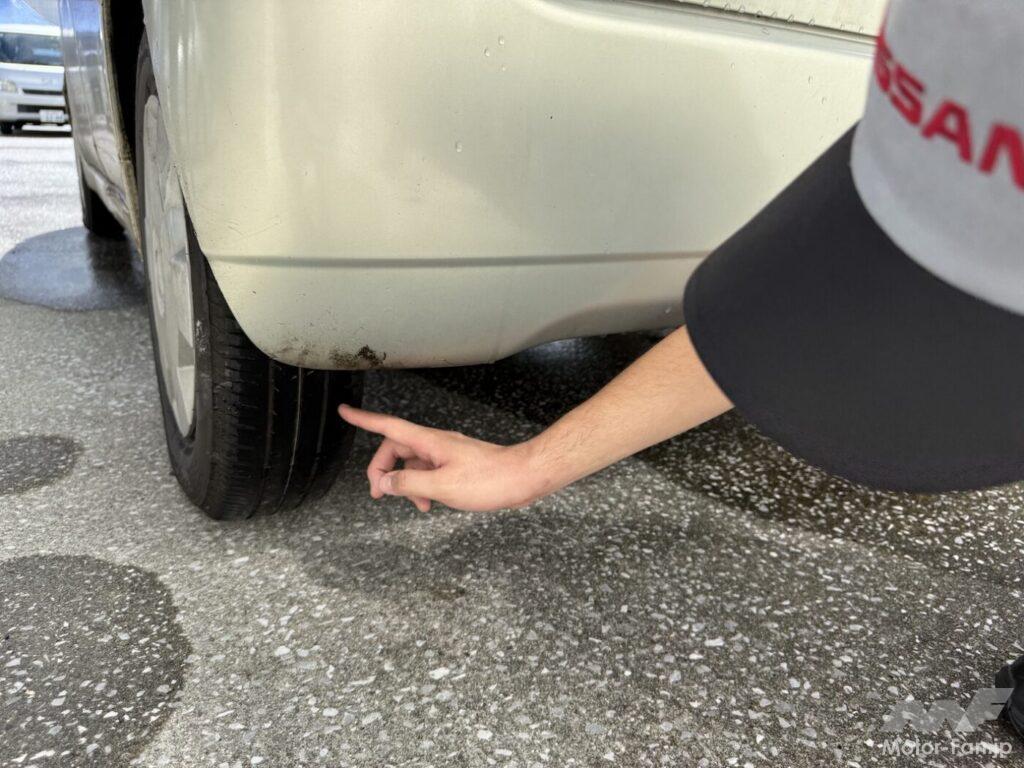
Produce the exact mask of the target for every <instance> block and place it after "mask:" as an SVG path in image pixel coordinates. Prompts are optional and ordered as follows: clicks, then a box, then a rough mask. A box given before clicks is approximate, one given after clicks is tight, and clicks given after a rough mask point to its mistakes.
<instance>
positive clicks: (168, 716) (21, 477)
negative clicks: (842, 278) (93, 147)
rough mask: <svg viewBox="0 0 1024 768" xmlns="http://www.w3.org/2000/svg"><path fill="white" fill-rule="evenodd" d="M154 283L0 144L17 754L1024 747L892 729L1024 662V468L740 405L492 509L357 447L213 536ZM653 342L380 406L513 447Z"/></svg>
mask: <svg viewBox="0 0 1024 768" xmlns="http://www.w3.org/2000/svg"><path fill="white" fill-rule="evenodd" d="M140 285H141V283H140V280H139V275H138V269H137V268H136V267H135V266H134V265H133V263H132V254H131V253H130V250H129V248H128V246H127V245H126V244H124V243H113V244H112V243H110V242H103V241H98V240H95V239H93V238H91V237H89V236H87V235H86V234H85V232H84V230H82V229H81V226H80V219H79V211H78V195H77V190H76V186H75V173H74V157H73V152H72V148H71V140H70V139H69V138H67V137H53V136H46V135H33V136H14V137H10V138H8V137H4V138H2V139H0V369H2V382H0V705H2V706H0V767H2V768H7V767H8V766H19V767H20V768H26V767H27V766H61V768H63V767H64V766H78V765H100V766H113V767H117V766H127V765H140V766H225V767H228V768H235V767H236V766H254V765H262V766H265V767H269V766H306V765H327V766H436V767H438V768H441V767H442V766H489V765H499V766H521V767H526V766H531V767H532V766H600V765H609V766H612V765H620V766H740V767H745V766H761V765H765V766H769V765H770V766H776V765H780V766H793V767H794V768H796V767H799V766H820V765H838V766H854V767H856V766H868V765H1019V764H1021V763H1022V761H1021V759H1020V755H1021V753H1022V752H1024V750H1022V749H1018V748H1016V747H1013V748H1012V751H1011V753H1010V754H1008V755H1007V754H993V753H992V752H986V750H996V751H999V750H1006V749H1011V746H1010V745H1013V744H1014V743H1015V742H1014V741H1013V739H1012V736H1011V734H1010V733H1009V732H1008V731H1007V730H1006V729H1005V728H1004V727H1003V726H1001V725H1000V724H998V723H988V724H986V725H983V726H982V727H981V728H980V729H979V730H977V731H975V732H969V733H964V732H958V731H956V730H954V729H952V728H951V727H950V726H946V727H943V728H942V729H939V730H938V732H937V733H935V734H927V733H921V732H919V731H915V730H914V729H913V728H912V727H910V726H908V727H906V728H905V729H904V730H902V731H901V732H899V733H896V734H894V733H890V732H887V731H885V730H884V729H883V723H884V721H885V718H886V716H887V715H888V714H889V713H890V712H891V711H892V709H893V707H895V706H898V705H899V704H900V702H903V701H904V700H907V699H913V700H915V701H917V702H920V703H921V704H922V705H924V706H925V707H929V706H931V705H932V704H933V703H934V702H937V701H942V700H947V699H948V700H953V701H954V702H956V703H957V704H958V705H959V706H962V707H966V706H967V705H968V703H969V701H970V700H971V697H972V696H973V695H974V693H975V692H976V691H977V690H978V689H980V688H985V687H988V686H990V685H992V675H993V673H994V672H995V671H996V670H997V669H998V668H999V667H1000V666H1001V665H1002V664H1003V663H1004V662H1005V661H1007V660H1008V659H1011V658H1013V657H1015V656H1016V655H1018V654H1020V653H1022V652H1024V646H1022V642H1024V617H1022V611H1021V577H1022V573H1024V567H1022V566H1024V557H1022V551H1024V489H1022V488H1021V487H1020V486H1011V487H1005V488H1000V489H994V490H990V491H985V492H979V493H969V494H951V495H943V496H912V495H903V494H893V493H881V492H873V491H870V490H867V489H864V488H860V487H856V486H853V485H850V484H848V483H845V482H842V481H839V480H836V479H834V478H831V477H828V476H826V475H825V474H823V473H821V472H819V471H817V470H815V469H813V468H811V467H809V466H807V465H806V464H804V463H802V462H800V461H799V460H797V459H795V458H793V457H791V456H790V455H788V454H786V453H785V452H784V451H782V450H781V449H780V448H779V447H777V446H776V445H774V444H773V443H772V442H771V441H769V440H767V439H766V438H764V437H762V436H761V435H759V434H758V432H757V431H756V430H755V429H753V428H752V427H751V426H749V425H748V424H746V423H744V422H743V420H742V419H740V418H739V417H737V416H735V415H727V416H725V417H722V418H720V419H718V420H716V421H715V422H713V423H711V424H709V425H707V426H706V427H704V428H701V429H698V430H696V431H695V432H693V433H691V434H688V435H686V436H684V437H681V438H678V439H675V440H672V441H670V442H668V443H666V444H664V445H661V446H658V447H656V448H654V449H651V450H649V451H647V452H645V453H644V454H642V455H641V456H638V457H636V458H634V459H630V460H627V461H625V462H623V463H621V464H620V465H618V466H616V467H613V468H611V469H609V470H608V471H606V472H603V473H601V474H600V475H598V476H596V477H593V478H590V479H588V480H586V481H584V482H581V483H580V484H578V485H577V486H575V487H573V488H570V489H568V490H566V491H564V492H562V493H559V494H557V495H555V496H554V497H552V498H550V499H547V500H545V501H543V502H541V503H538V504H536V505H534V506H532V507H530V508H528V509H521V510H515V511H508V512H502V513H497V514H462V513H454V512H451V511H449V510H445V509H437V510H436V511H433V512H431V513H430V514H426V515H424V514H419V513H417V512H415V510H414V509H413V508H412V507H411V506H410V505H408V504H404V503H402V502H400V501H398V500H394V499H388V500H384V501H380V502H374V501H372V500H371V499H370V498H369V496H368V494H367V489H366V483H365V477H364V474H363V469H364V466H365V464H366V462H367V461H368V459H369V457H370V456H371V453H372V450H373V447H374V442H373V441H372V440H371V439H370V438H369V437H367V436H366V435H361V436H360V437H359V438H358V439H357V442H356V448H355V453H354V456H353V457H352V460H351V462H350V463H349V465H348V467H347V468H346V469H345V470H344V471H343V474H342V476H341V478H340V479H339V481H338V483H337V485H336V486H335V487H334V489H333V491H332V492H331V493H330V494H329V495H328V496H327V498H325V499H324V500H323V501H321V502H319V503H317V504H314V505H311V506H309V507H307V508H304V509H301V510H299V511H297V512H294V513H290V514H284V515H279V516H276V517H272V518H268V519H260V520H255V521H251V522H244V523H232V524H221V523H216V522H213V521H210V520H208V519H206V518H204V517H203V516H202V515H201V514H199V513H198V512H196V510H195V509H193V508H192V507H191V506H190V505H189V504H188V502H187V501H186V500H185V498H184V497H183V495H182V494H181V492H180V491H179V489H178V487H177V485H176V483H175V481H174V478H173V477H172V476H171V474H170V471H169V466H168V462H167V458H166V455H165V449H164V444H163V433H162V428H161V423H160V413H159V411H158V403H157V394H156V388H155V379H154V374H153V364H152V359H151V351H150V342H149V337H148V329H147V324H146V317H145V307H144V300H143V296H142V293H141V287H140ZM681 288H682V286H680V289H681ZM654 339H655V336H654V335H651V334H636V335H623V336H613V337H607V338H597V339H587V340H571V341H565V342H558V343H554V344H549V345H546V346H544V347H540V348H537V349H534V350H530V351H527V352H524V353H522V354H519V355H516V356H515V357H513V358H511V359H509V360H506V361H503V362H501V363H498V364H496V365H489V366H476V367H470V368H460V369H449V370H436V371H401V372H386V371H385V372H375V373H373V374H371V375H370V376H369V377H368V380H367V400H366V403H367V405H368V407H371V408H375V409H380V410H385V411H389V412H394V413H397V414H400V415H402V416H405V417H408V418H411V419H414V420H417V421H420V422H424V423H427V424H431V425H435V426H443V427H445V428H452V429H458V430H461V431H463V432H466V433H468V434H472V435H474V436H479V437H483V438H488V439H494V440H500V441H511V440H515V439H518V438H522V437H525V436H528V435H530V434H532V433H534V432H535V431H536V430H538V429H539V428H540V427H541V426H542V425H543V424H545V423H547V422H549V421H550V420H552V419H554V418H555V417H557V416H558V415H559V414H561V413H562V412H564V411H565V410H566V409H568V408H570V407H571V406H573V405H574V404H575V403H577V402H579V401H580V400H582V399H583V398H585V397H586V396H587V395H588V394H590V393H591V392H593V391H594V390H595V389H596V388H597V387H599V386H600V385H601V384H602V383H603V382H605V381H607V380H608V379H609V378H611V377H612V376H613V375H614V374H615V373H616V372H617V371H618V370H620V369H621V368H622V367H623V366H624V365H625V364H626V363H628V362H629V361H630V360H631V359H633V358H634V357H635V356H636V355H638V354H639V353H640V352H642V351H643V350H644V349H646V348H647V347H648V346H650V344H651V343H653V341H654ZM897 737H899V738H900V739H902V741H901V742H900V743H899V744H897V746H898V747H901V748H903V749H904V750H905V749H906V746H905V745H907V744H910V745H911V747H910V749H911V752H909V753H907V752H905V753H903V754H900V755H893V754H892V749H893V740H894V739H895V738H897ZM915 744H916V746H914V745H915ZM985 745H987V746H985ZM1004 745H1005V746H1004ZM958 749H959V752H957V751H956V750H958ZM915 750H916V751H915Z"/></svg>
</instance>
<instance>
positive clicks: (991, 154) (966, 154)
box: [875, 29, 1024, 190]
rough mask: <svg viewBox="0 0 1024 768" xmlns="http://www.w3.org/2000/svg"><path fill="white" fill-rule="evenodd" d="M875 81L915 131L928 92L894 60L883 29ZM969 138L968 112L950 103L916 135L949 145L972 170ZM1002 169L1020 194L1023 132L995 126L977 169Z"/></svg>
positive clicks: (941, 106)
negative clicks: (945, 142)
mask: <svg viewBox="0 0 1024 768" xmlns="http://www.w3.org/2000/svg"><path fill="white" fill-rule="evenodd" d="M875 80H877V82H878V87H879V88H880V89H881V90H882V92H883V93H885V94H887V95H888V97H889V102H890V103H891V104H892V105H893V107H894V108H895V109H896V111H897V112H899V114H900V115H901V116H902V117H903V119H904V120H906V121H907V123H909V124H910V125H912V126H914V127H915V128H916V127H917V126H919V125H921V121H922V119H923V118H924V116H925V114H926V113H927V107H926V104H925V96H926V95H927V93H928V88H927V86H926V85H925V83H924V81H922V80H920V79H919V78H917V77H916V76H915V75H914V74H913V73H911V72H910V71H909V70H908V69H907V68H906V67H904V66H903V64H902V63H901V62H900V61H899V60H898V59H897V58H896V57H895V55H894V54H893V51H892V49H891V48H890V47H889V42H888V40H887V39H886V36H885V30H884V29H883V30H882V32H881V33H880V34H879V36H878V46H877V48H876V50H875ZM972 135H973V134H972V120H971V111H970V109H969V108H968V107H966V106H964V105H962V104H959V103H958V102H956V101H953V100H952V99H944V100H943V101H941V102H940V103H939V105H938V107H937V108H936V109H935V111H934V112H932V113H931V117H929V118H928V120H926V121H925V122H924V127H923V128H921V131H920V136H921V138H924V139H929V140H930V139H933V138H934V137H936V136H939V137H941V138H944V139H947V140H948V141H950V142H952V143H953V144H954V145H955V146H956V148H957V154H958V155H959V157H960V159H961V160H962V161H963V162H965V163H967V164H969V165H971V166H972V167H973V166H974V150H973V141H972ZM1003 158H1005V159H1006V162H1005V163H1003ZM1003 165H1007V166H1008V167H1009V170H1010V174H1011V176H1012V177H1013V181H1014V183H1015V184H1016V185H1017V186H1018V187H1019V188H1020V189H1021V190H1024V132H1022V131H1021V129H1020V128H1018V127H1017V126H1013V125H1008V124H1006V123H995V124H993V125H992V127H991V128H990V129H989V133H988V141H987V143H986V144H985V149H984V150H983V151H982V153H981V159H980V160H979V162H978V165H977V169H978V170H979V171H981V172H982V173H985V174H989V175H991V174H993V173H994V172H995V171H996V170H997V169H999V168H1001V167H1002V166H1003Z"/></svg>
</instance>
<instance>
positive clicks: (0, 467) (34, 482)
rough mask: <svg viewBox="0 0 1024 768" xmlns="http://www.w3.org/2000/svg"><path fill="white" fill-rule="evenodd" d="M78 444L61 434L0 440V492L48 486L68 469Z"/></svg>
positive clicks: (70, 468) (80, 448) (79, 447)
mask: <svg viewBox="0 0 1024 768" xmlns="http://www.w3.org/2000/svg"><path fill="white" fill-rule="evenodd" d="M81 453H82V446H81V445H79V444H78V443H77V442H75V441H74V440H72V439H71V438H69V437H63V436H61V435H21V436H18V437H10V438H7V439H5V440H0V495H5V494H11V493H24V492H25V491H31V490H33V489H35V488H42V487H44V486H47V485H49V484H50V483H53V482H55V481H57V480H60V479H61V478H62V477H64V476H65V475H67V474H68V473H70V472H71V470H72V469H73V468H74V466H75V462H76V461H77V460H78V457H79V456H80V455H81Z"/></svg>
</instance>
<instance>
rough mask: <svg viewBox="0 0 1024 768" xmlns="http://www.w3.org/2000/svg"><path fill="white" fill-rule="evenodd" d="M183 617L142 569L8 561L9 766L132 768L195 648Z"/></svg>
mask: <svg viewBox="0 0 1024 768" xmlns="http://www.w3.org/2000/svg"><path fill="white" fill-rule="evenodd" d="M176 616H177V610H176V608H175V606H174V603H173V601H172V598H171V593H170V592H169V590H168V589H167V588H166V587H165V586H164V585H163V584H162V583H161V582H160V581H159V580H158V579H157V578H156V577H155V576H154V575H153V574H151V573H149V572H147V571H144V570H141V569H139V568H135V567H131V566H124V565H115V564H113V563H109V562H106V561H104V560H99V559H96V558H92V557H84V556H82V557H78V556H76V557H68V556H59V555H31V556H28V557H21V558H15V559H13V560H8V561H5V562H2V563H0V632H2V635H0V697H2V705H3V706H2V707H0V765H3V766H7V765H32V764H38V765H61V766H73V765H103V766H111V767H112V768H116V767H117V766H127V765H129V764H130V763H131V761H132V760H133V759H134V758H135V757H136V756H137V755H139V754H140V753H141V752H142V750H143V748H144V747H145V746H146V744H147V743H148V742H149V741H150V740H151V739H152V738H153V736H154V735H155V734H156V733H157V732H158V731H159V729H160V726H161V725H162V724H163V722H164V720H166V719H167V717H168V716H169V715H170V713H171V711H172V707H173V703H174V699H175V696H176V695H177V692H178V691H179V690H180V689H181V687H182V684H183V676H184V674H185V663H186V658H187V657H188V655H189V654H190V653H191V649H190V645H189V642H188V639H187V638H186V637H185V635H184V632H183V631H182V629H181V627H180V626H179V624H178V622H177V620H176Z"/></svg>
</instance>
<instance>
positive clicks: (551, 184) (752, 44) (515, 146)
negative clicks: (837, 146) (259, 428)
mask: <svg viewBox="0 0 1024 768" xmlns="http://www.w3.org/2000/svg"><path fill="white" fill-rule="evenodd" d="M108 2H109V0H61V17H62V26H63V27H64V44H65V57H66V60H67V65H68V87H69V92H70V101H71V108H72V112H73V113H74V117H75V129H76V130H75V141H76V143H77V149H78V151H79V158H80V160H81V162H82V165H83V175H84V178H85V179H86V181H87V183H88V184H89V186H90V187H92V188H93V189H94V190H95V191H96V192H97V193H98V194H99V195H100V196H101V198H102V199H103V200H104V202H105V203H106V205H107V207H108V208H109V209H110V211H111V212H112V213H113V214H114V215H115V216H116V217H117V218H119V219H120V220H121V221H122V222H123V223H124V224H125V226H126V227H127V228H128V230H129V232H131V233H133V234H134V235H135V236H136V237H137V236H138V231H139V224H138V206H137V200H136V192H135V190H134V183H133V181H132V180H133V179H134V175H133V173H132V165H131V152H130V151H129V149H128V148H129V146H130V143H131V137H130V136H126V135H125V134H126V129H125V127H124V118H123V115H121V111H122V110H121V109H119V108H118V104H119V97H118V87H119V82H121V78H122V77H123V74H121V73H119V72H117V71H115V70H117V65H116V61H115V59H116V51H115V49H116V45H114V44H113V43H112V42H111V40H112V39H116V36H117V32H116V28H117V24H118V18H117V17H116V16H113V15H112V13H113V12H112V11H111V10H110V7H109V6H108ZM143 5H144V12H145V25H146V30H147V33H148V36H149V43H150V48H151V50H152V55H153V62H154V70H155V75H156V81H157V86H158V91H159V93H160V95H161V99H162V102H163V109H164V115H165V122H166V129H167V134H168V138H169V141H170V146H171V149H172V151H173V156H174V158H175V163H176V165H177V169H178V174H179V177H180V180H181V186H182V190H183V193H184V198H185V202H186V204H187V206H188V209H189V212H190V214H191V217H192V221H193V223H194V227H195V231H196V234H197V237H198V240H199V244H200V245H201V246H202V249H203V251H204V253H205V254H206V256H207V258H208V259H209V261H210V264H211V266H212V269H213V272H214V274H215V276H216V278H217V282H218V284H219V286H220V288H221V290H222V291H223V293H224V295H225V297H226V299H227V301H228V303H229V305H230V307H231V309H232V311H233V312H234V313H235V315H236V316H237V318H238V320H239V322H240V323H241V326H242V328H243V329H244V330H245V332H246V334H247V335H248V336H249V337H250V338H251V339H252V341H253V342H254V343H255V344H256V345H257V346H258V347H259V348H260V349H262V350H263V351H264V352H265V353H267V354H268V355H270V356H271V357H273V358H275V359H277V360H279V361H281V362H285V363H289V364H292V365H300V366H306V367H313V368H334V369H355V368H366V367H373V366H377V365H386V366H389V367H391V366H395V367H400V366H439V365H454V364H464V363H479V362H485V361H491V360H495V359H498V358H501V357H504V356H506V355H509V354H511V353H514V352H516V351H518V350H520V349H523V348H525V347H528V346H531V345H534V344H538V343H541V342H545V341H549V340H554V339H559V338H566V337H573V336H582V335H592V334H604V333H610V332H619V331H630V330H639V329H647V328H658V327H664V326H667V325H671V324H677V323H679V322H680V321H681V319H682V308H681V297H682V292H683V287H684V285H685V283H686V280H687V277H688V276H689V274H690V272H691V271H692V270H693V269H694V268H695V266H696V265H697V264H698V263H699V261H700V259H701V258H703V257H704V256H705V255H706V254H707V253H708V252H709V251H710V250H712V249H713V248H714V247H715V246H716V245H718V244H719V243H721V242H722V241H723V240H724V239H725V238H726V237H728V236H729V235H730V234H731V233H732V232H733V231H735V230H736V229H737V228H738V227H739V226H741V225H742V224H744V223H745V222H746V221H747V220H748V219H749V218H750V217H751V216H752V215H753V214H754V213H756V212H757V210H758V209H759V208H760V207H762V206H763V205H764V204H765V203H766V202H768V200H770V199H771V197H772V196H773V195H774V194H776V193H777V192H778V191H779V190H781V189H782V188H783V187H784V186H785V185H786V184H787V183H788V182H789V181H790V180H791V179H792V178H794V177H795V175H796V174H797V173H799V172H800V171H801V170H802V169H803V168H804V167H805V166H806V165H807V164H808V163H809V162H810V161H812V160H813V159H814V158H815V157H816V156H817V155H818V154H819V153H820V152H821V151H822V150H824V149H825V148H826V147H827V146H828V145H829V144H830V143H831V142H832V141H833V140H834V139H836V138H838V137H839V136H840V135H841V134H842V133H843V132H844V131H845V130H846V129H847V128H849V126H850V125H851V124H853V122H854V121H855V120H856V119H857V118H858V116H859V114H860V112H861V110H862V108H863V104H864V98H865V94H866V90H867V79H868V73H869V69H870V62H871V56H872V54H873V43H874V39H873V37H872V35H871V34H868V33H870V32H874V30H876V29H877V27H878V25H879V23H880V20H881V12H882V5H883V3H882V2H881V0H849V1H847V2H843V1H841V0H840V1H839V2H836V1H835V0H763V1H762V2H761V3H753V4H748V5H747V6H746V8H743V7H742V6H741V11H740V12H737V11H729V10H725V8H727V7H728V6H727V5H726V4H724V3H719V2H714V3H706V2H705V3H701V2H695V3H693V2H672V1H668V2H660V3H648V2H632V1H630V0H487V2H482V0H449V2H446V3H438V2H436V0H434V1H430V0H374V1H373V2H359V1H358V0H347V1H344V2H338V1H335V2H327V1H326V0H298V1H297V2H282V0H216V2H196V1H195V0H143ZM705 6H707V7H705ZM120 7H121V6H119V8H120ZM120 12H121V11H120V10H118V11H117V13H120ZM815 17H816V18H815ZM89 19H95V23H93V22H91V21H89ZM86 22H88V23H86ZM812 22H813V23H812ZM122 70H123V65H122Z"/></svg>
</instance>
